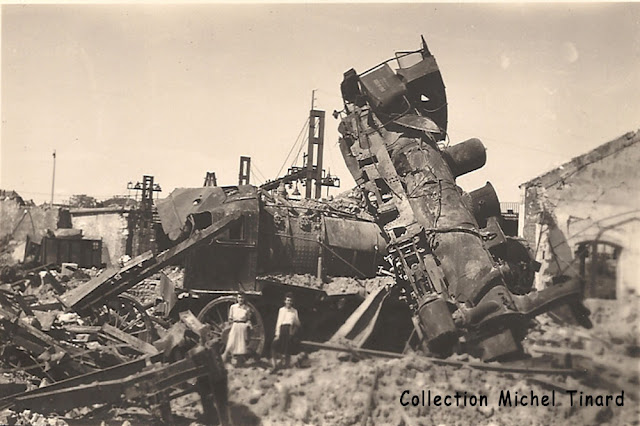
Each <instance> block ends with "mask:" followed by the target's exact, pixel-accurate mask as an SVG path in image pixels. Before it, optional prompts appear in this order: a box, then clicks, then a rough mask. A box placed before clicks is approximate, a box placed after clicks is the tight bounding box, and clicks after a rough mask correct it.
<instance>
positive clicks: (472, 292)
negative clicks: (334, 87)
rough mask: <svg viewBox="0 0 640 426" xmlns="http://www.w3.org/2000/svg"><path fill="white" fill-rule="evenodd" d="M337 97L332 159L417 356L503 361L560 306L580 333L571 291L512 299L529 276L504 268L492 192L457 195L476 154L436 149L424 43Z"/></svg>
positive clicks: (507, 260) (466, 147)
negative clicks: (366, 214) (360, 206)
mask: <svg viewBox="0 0 640 426" xmlns="http://www.w3.org/2000/svg"><path fill="white" fill-rule="evenodd" d="M392 62H394V63H396V64H397V65H398V68H397V69H396V70H395V71H394V70H393V69H392V68H391V67H390V65H389V64H390V63H392ZM341 91H342V97H343V99H344V110H343V111H342V120H341V122H340V127H339V131H340V133H341V135H342V137H341V139H340V148H341V151H342V154H343V156H344V159H345V162H346V163H347V166H348V168H349V170H350V172H351V173H352V175H353V177H354V179H355V180H356V182H357V184H358V185H359V186H360V187H361V188H362V189H363V191H364V192H365V194H366V196H365V199H366V200H367V202H368V206H369V210H370V211H371V213H372V214H373V215H375V217H376V220H377V223H378V224H379V226H380V227H381V228H382V229H383V230H384V233H385V235H386V239H387V241H388V245H387V250H388V252H389V256H388V261H389V263H390V265H389V268H390V270H391V271H392V272H393V273H394V274H395V278H396V283H397V285H396V287H395V288H396V289H397V292H398V296H399V297H402V298H404V299H405V300H406V302H407V304H408V305H409V308H410V309H411V312H412V313H413V321H414V324H415V331H416V333H417V334H418V337H419V340H420V341H421V342H422V343H424V345H425V348H428V350H429V351H432V352H436V353H439V354H448V353H451V351H452V350H453V349H454V348H455V347H456V346H457V344H458V343H463V344H464V346H465V350H467V351H470V352H472V353H477V354H478V355H479V356H481V357H482V358H483V359H485V360H489V359H497V358H503V357H505V356H509V355H513V354H515V353H518V352H519V351H520V345H519V342H520V340H521V339H522V338H523V337H524V334H525V332H526V327H527V320H528V319H529V318H531V317H532V316H534V315H537V314H539V313H541V312H543V311H545V310H548V309H550V308H551V307H552V306H554V305H558V304H568V305H569V306H571V308H572V309H573V312H574V314H576V316H577V318H578V319H580V320H582V322H583V323H585V324H588V317H587V316H586V312H585V309H584V308H583V307H582V305H581V302H580V298H581V287H580V283H579V281H578V280H572V281H568V282H565V283H563V284H559V285H557V286H554V287H551V288H548V289H545V290H542V291H539V292H537V293H527V294H523V295H519V294H516V293H518V292H519V291H517V290H519V289H525V290H528V289H530V288H531V283H529V282H522V280H523V279H524V280H527V279H529V274H527V272H528V271H530V270H531V269H532V268H535V264H534V262H533V261H532V260H531V261H530V262H528V263H527V261H526V259H518V260H516V261H514V259H512V258H511V247H510V245H513V244H514V242H513V241H509V240H507V238H506V237H505V235H504V233H503V231H502V229H501V227H500V224H499V220H498V216H499V214H500V210H499V204H498V201H497V196H496V195H495V192H494V191H493V188H492V187H491V185H490V184H489V183H487V186H485V187H484V188H481V189H479V190H476V191H474V192H471V193H470V194H468V193H466V192H464V191H463V190H462V189H461V188H460V187H459V186H457V185H456V178H457V177H459V176H461V175H463V174H465V173H468V172H471V171H473V170H476V169H478V168H480V167H482V166H483V165H484V163H485V159H486V158H485V149H484V146H483V145H482V143H481V142H480V141H479V140H477V139H471V140H468V141H466V142H462V143H460V144H457V145H454V146H451V147H449V146H448V144H447V143H446V140H447V100H446V94H445V86H444V83H443V81H442V77H441V75H440V71H439V69H438V65H437V63H436V61H435V58H434V57H433V55H432V54H431V53H430V52H429V49H428V47H427V45H426V43H425V41H424V39H423V40H422V48H421V49H419V50H416V51H411V52H398V53H396V56H395V57H394V58H392V59H389V60H387V61H384V62H382V63H381V64H378V65H376V66H375V67H373V68H371V69H369V70H367V71H365V72H363V73H360V74H358V73H356V71H355V70H354V69H351V70H349V71H347V72H346V73H345V75H344V80H343V82H342V84H341ZM522 262H524V264H523V263H522ZM523 272H524V273H523Z"/></svg>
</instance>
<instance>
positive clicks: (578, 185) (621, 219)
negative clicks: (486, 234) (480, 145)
mask: <svg viewBox="0 0 640 426" xmlns="http://www.w3.org/2000/svg"><path fill="white" fill-rule="evenodd" d="M639 142H640V132H630V133H627V134H626V135H624V136H622V137H620V138H618V139H616V140H614V141H611V142H609V143H607V144H604V145H602V146H600V147H599V148H597V149H595V150H593V151H591V152H589V153H587V154H585V155H583V156H580V157H577V158H575V159H573V160H572V161H571V162H569V163H567V164H565V165H563V166H561V167H560V168H558V169H555V170H552V171H550V172H549V173H546V174H545V175H542V176H540V177H538V178H536V179H534V180H532V181H530V182H527V183H526V184H523V185H522V186H521V187H522V189H523V195H524V214H523V219H524V221H523V222H524V223H523V226H522V228H521V229H522V233H523V236H524V237H525V238H526V239H527V240H528V241H529V243H530V244H531V245H532V247H533V248H534V251H535V253H536V257H537V260H538V261H539V262H541V263H542V264H543V267H542V270H541V273H540V274H538V282H537V283H536V285H537V286H538V287H539V288H540V287H543V286H544V285H545V284H546V282H547V281H549V280H550V279H551V278H552V277H556V276H560V275H566V276H577V275H579V273H580V259H579V257H578V256H577V255H576V251H577V249H578V247H579V245H580V244H581V243H584V242H588V241H596V240H597V241H602V242H608V243H613V244H615V245H618V246H620V247H621V248H622V251H621V253H620V257H619V259H618V262H617V270H616V294H617V295H618V296H617V297H618V298H620V297H621V296H624V295H625V294H628V293H630V292H632V293H635V294H637V295H640V262H639V260H640V169H639V168H638V164H640V143H639Z"/></svg>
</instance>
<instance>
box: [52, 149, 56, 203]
mask: <svg viewBox="0 0 640 426" xmlns="http://www.w3.org/2000/svg"><path fill="white" fill-rule="evenodd" d="M55 186H56V150H55V149H54V150H53V178H52V179H51V207H53V190H54V188H55Z"/></svg>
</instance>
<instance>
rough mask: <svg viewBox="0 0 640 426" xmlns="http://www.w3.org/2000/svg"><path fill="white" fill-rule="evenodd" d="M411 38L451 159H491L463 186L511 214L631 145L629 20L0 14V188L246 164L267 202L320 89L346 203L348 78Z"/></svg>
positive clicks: (8, 10)
mask: <svg viewBox="0 0 640 426" xmlns="http://www.w3.org/2000/svg"><path fill="white" fill-rule="evenodd" d="M421 34H422V35H424V37H425V39H426V40H427V43H428V44H429V48H430V50H431V52H432V53H433V54H434V56H435V57H436V59H437V61H438V64H439V65H440V69H441V72H442V76H443V79H444V82H445V85H446V86H447V95H448V101H449V135H450V139H451V142H452V143H456V142H460V141H463V140H465V139H468V138H471V137H478V138H479V139H481V140H482V141H483V142H484V144H485V146H486V147H487V149H488V152H487V155H488V161H487V165H486V166H485V167H484V168H483V169H482V170H480V171H476V172H473V173H471V174H469V175H468V176H467V177H463V178H461V179H460V180H459V183H460V184H461V185H462V186H463V187H464V188H465V189H466V190H468V191H471V190H473V189H476V188H477V187H480V186H483V185H484V183H485V182H486V181H487V180H490V181H491V182H492V183H493V185H494V186H495V187H496V190H497V192H498V195H499V196H500V199H501V201H519V197H520V192H519V189H518V185H519V184H520V183H522V182H524V181H526V180H529V179H531V178H533V177H535V176H536V175H538V174H540V173H543V172H545V171H547V170H549V169H551V168H553V167H555V166H557V165H560V164H562V163H563V162H565V161H568V160H570V159H571V157H574V156H576V155H580V154H582V153H584V152H586V151H588V150H590V149H593V148H595V147H596V146H598V145H600V144H602V143H605V142H607V141H609V140H611V139H614V138H615V137H617V136H620V135H622V134H624V133H626V132H628V131H631V130H636V129H638V128H640V101H639V100H640V4H633V3H631V4H612V3H606V4H605V3H603V4H528V5H525V4H507V5H504V4H503V5H499V4H492V5H478V4H442V5H439V4H406V5H391V4H373V5H362V4H340V5H335V4H334V5H326V4H297V5H214V4H201V5H154V4H146V5H136V6H127V5H60V6H56V5H27V6H22V5H4V6H3V7H2V67H1V72H2V86H1V108H2V133H1V138H2V139H1V144H2V145H1V149H0V155H1V158H0V166H1V170H0V188H2V189H14V190H16V191H18V192H19V193H20V194H21V195H22V196H23V197H24V198H27V199H34V200H35V201H36V202H43V201H48V200H49V197H50V191H51V175H52V156H51V154H52V152H53V150H54V149H55V150H56V151H57V165H56V169H57V170H56V185H55V201H56V202H62V201H64V200H66V199H68V198H69V196H70V195H72V194H79V193H86V194H89V195H93V196H95V197H96V198H98V199H104V198H107V197H110V196H112V195H114V194H126V193H127V190H126V184H127V182H128V181H136V180H140V179H141V178H142V175H143V174H152V175H154V176H155V179H156V182H158V183H160V185H161V186H162V188H163V192H162V194H161V196H166V195H168V193H169V192H170V191H171V190H172V189H174V188H176V187H197V186H201V185H202V183H203V180H204V176H205V173H206V172H207V171H215V172H216V175H217V177H218V182H219V184H227V185H233V184H237V179H238V177H237V176H238V163H239V157H240V156H241V155H249V156H251V157H252V162H253V165H254V169H253V175H252V183H255V184H260V183H261V182H262V181H263V180H264V179H263V177H265V176H266V177H267V178H275V177H276V174H277V172H278V170H279V169H280V166H281V165H282V163H283V161H284V159H285V157H286V155H287V153H288V152H289V150H290V149H291V146H292V145H293V144H294V142H295V140H296V137H297V135H298V133H299V132H300V130H301V128H302V126H303V124H304V122H305V120H306V118H307V115H308V111H309V108H310V101H311V92H312V90H313V89H317V91H316V107H318V108H322V109H325V110H326V111H327V127H326V135H325V144H326V152H325V168H329V169H330V170H331V173H332V174H338V175H339V176H340V177H341V178H342V188H341V189H340V191H343V190H345V189H348V188H349V187H351V186H352V185H353V180H352V178H351V176H350V175H349V173H348V172H347V170H346V167H345V166H344V163H343V161H342V158H341V156H340V151H339V149H338V147H337V139H338V133H337V126H338V121H337V120H334V119H333V118H332V117H331V112H332V111H333V110H334V109H338V110H339V109H341V108H342V103H341V98H340V90H339V85H340V81H341V80H342V74H343V72H344V71H346V70H348V69H349V68H352V67H353V68H355V69H356V70H357V71H359V72H361V71H364V70H366V69H368V68H370V67H371V66H373V65H375V64H377V63H378V62H381V61H383V60H385V59H387V58H390V57H392V56H393V54H394V51H396V50H413V49H417V48H419V47H420V35H421ZM300 162H301V160H300ZM289 165H290V164H287V165H286V166H285V168H286V167H288V166H289ZM256 166H257V169H258V170H259V172H260V173H261V174H262V175H261V174H260V173H257V172H256ZM337 192H338V191H334V193H337ZM323 193H324V192H323Z"/></svg>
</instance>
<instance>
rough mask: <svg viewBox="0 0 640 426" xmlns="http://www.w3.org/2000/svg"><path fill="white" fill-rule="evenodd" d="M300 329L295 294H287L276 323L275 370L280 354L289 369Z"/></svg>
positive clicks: (273, 344)
mask: <svg viewBox="0 0 640 426" xmlns="http://www.w3.org/2000/svg"><path fill="white" fill-rule="evenodd" d="M299 328H300V318H298V310H297V309H296V308H294V307H293V294H291V293H287V294H286V295H285V297H284V306H283V307H281V308H280V310H279V311H278V321H277V322H276V335H275V338H274V339H273V342H272V343H271V359H272V362H273V368H274V369H275V368H277V362H276V361H277V357H278V353H279V354H280V355H282V356H284V358H285V366H286V367H289V362H290V360H291V351H292V349H293V348H292V346H293V345H294V342H295V341H296V334H297V332H298V330H299Z"/></svg>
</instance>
